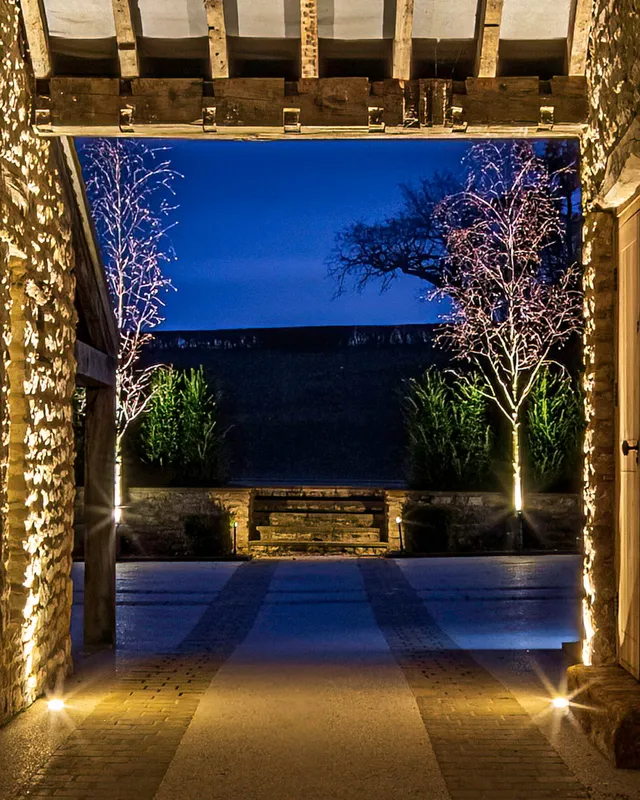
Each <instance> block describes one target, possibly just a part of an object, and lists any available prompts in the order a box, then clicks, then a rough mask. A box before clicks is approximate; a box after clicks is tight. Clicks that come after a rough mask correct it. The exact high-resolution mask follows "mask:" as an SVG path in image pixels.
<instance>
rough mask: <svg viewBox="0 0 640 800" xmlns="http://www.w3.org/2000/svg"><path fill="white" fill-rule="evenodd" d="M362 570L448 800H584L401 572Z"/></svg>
mask: <svg viewBox="0 0 640 800" xmlns="http://www.w3.org/2000/svg"><path fill="white" fill-rule="evenodd" d="M359 566H360V571H361V573H362V576H363V580H364V585H365V588H366V591H367V594H368V597H369V601H370V603H371V606H372V608H373V611H374V614H375V616H376V620H377V623H378V625H379V626H380V628H381V630H382V632H383V633H384V635H385V637H386V639H387V642H388V643H389V647H390V649H391V652H392V653H393V654H394V656H395V658H396V661H397V662H398V664H399V666H400V667H401V668H402V669H403V671H404V674H405V676H406V679H407V682H408V683H409V686H410V687H411V689H412V690H413V692H414V695H415V697H416V702H417V704H418V707H419V709H420V713H421V715H422V718H423V720H424V724H425V727H426V729H427V731H428V733H429V738H430V740H431V742H432V745H433V749H434V752H435V754H436V758H437V760H438V764H439V765H440V769H441V770H442V774H443V775H444V778H445V781H446V784H447V789H448V790H449V793H450V795H451V798H452V800H481V799H482V798H495V800H499V799H500V798H505V800H551V798H563V800H578V798H586V797H588V796H589V795H588V793H587V791H586V789H585V788H584V787H583V786H582V784H581V783H580V782H579V781H578V779H577V778H576V777H575V776H574V775H573V774H572V773H571V771H570V770H569V768H568V767H567V765H566V764H565V763H564V761H563V760H562V758H561V757H560V756H559V755H558V753H557V752H556V750H555V749H554V748H553V747H552V746H551V744H550V743H549V741H548V740H547V739H546V737H545V736H544V735H543V734H542V733H541V731H540V730H539V728H538V727H537V726H536V725H535V724H534V722H533V721H532V719H531V717H530V716H529V715H528V714H527V712H526V711H525V710H524V709H523V708H522V706H521V705H520V704H519V703H518V701H517V700H516V698H515V697H514V696H513V695H512V694H511V692H509V691H508V690H507V689H506V688H505V687H504V686H503V685H502V684H501V683H500V682H499V681H497V680H496V679H495V678H494V677H493V676H492V675H491V674H490V673H489V672H487V671H486V670H485V669H484V668H483V667H481V666H480V665H479V664H478V663H477V662H476V661H475V660H474V659H473V658H472V657H471V655H470V654H469V653H468V652H466V651H463V650H460V649H459V648H458V647H457V646H456V644H455V643H454V642H453V640H452V639H451V638H450V637H448V636H447V635H446V634H445V633H444V631H442V630H441V629H440V628H439V627H438V626H437V625H436V623H435V621H434V620H433V618H432V617H431V615H430V614H429V613H428V611H427V609H426V608H425V606H424V604H423V602H422V600H421V599H420V596H419V595H418V593H417V592H416V591H415V589H414V588H413V587H412V586H411V584H410V583H409V582H408V581H407V580H406V578H405V577H404V575H403V574H402V572H401V570H400V568H399V567H398V566H397V565H396V564H395V563H394V562H390V561H361V562H359Z"/></svg>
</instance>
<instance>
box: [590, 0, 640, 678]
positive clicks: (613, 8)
mask: <svg viewBox="0 0 640 800" xmlns="http://www.w3.org/2000/svg"><path fill="white" fill-rule="evenodd" d="M587 85H588V88H587V94H588V98H589V124H588V126H587V129H586V131H585V133H584V136H583V139H582V162H581V173H582V188H583V204H584V215H585V226H584V248H583V262H584V272H585V277H584V285H585V322H586V326H585V333H584V346H585V393H586V411H587V433H586V439H585V456H586V459H585V495H584V499H585V516H586V525H585V571H584V585H585V603H584V627H585V636H586V638H585V642H584V651H583V660H584V662H585V663H586V664H591V663H593V664H595V665H597V664H608V663H612V662H614V661H615V660H616V625H615V603H614V600H615V595H616V578H615V564H614V549H615V548H614V535H615V481H614V476H615V446H616V445H615V399H614V382H615V328H614V311H615V285H614V283H615V267H616V259H617V257H616V251H615V238H614V236H615V217H614V214H613V212H610V211H601V210H598V209H600V208H602V207H603V206H606V205H617V204H618V203H619V202H621V201H622V200H623V199H625V194H626V195H628V194H629V187H630V186H633V180H634V171H636V170H637V168H638V166H640V130H639V124H640V123H639V120H638V117H637V112H638V108H640V10H639V8H638V4H637V0H595V5H594V27H593V30H592V34H591V38H590V50H589V58H588V63H587ZM636 177H637V178H638V179H640V171H638V172H637V175H636ZM636 185H637V184H636ZM625 187H627V188H626V189H625Z"/></svg>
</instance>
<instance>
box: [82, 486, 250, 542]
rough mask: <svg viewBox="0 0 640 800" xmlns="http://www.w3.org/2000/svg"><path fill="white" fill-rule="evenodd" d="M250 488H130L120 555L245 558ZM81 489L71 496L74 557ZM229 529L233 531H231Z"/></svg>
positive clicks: (120, 533) (120, 528)
mask: <svg viewBox="0 0 640 800" xmlns="http://www.w3.org/2000/svg"><path fill="white" fill-rule="evenodd" d="M251 497H252V491H251V489H234V488H223V489H208V488H132V489H129V491H128V500H127V504H126V506H125V507H124V508H123V512H122V524H121V525H120V526H119V531H118V534H119V542H118V551H119V555H120V556H121V557H127V556H137V557H148V558H154V557H155V558H197V557H213V556H226V555H231V554H232V553H233V551H234V538H235V551H236V552H237V553H238V554H246V553H247V552H248V550H249V517H250V513H251ZM82 516H83V490H82V489H78V490H77V495H76V541H75V545H76V546H75V556H76V558H77V557H81V555H82V539H83V535H84V530H83V528H84V526H83V524H82ZM234 529H235V530H234Z"/></svg>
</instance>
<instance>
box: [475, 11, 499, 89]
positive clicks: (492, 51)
mask: <svg viewBox="0 0 640 800" xmlns="http://www.w3.org/2000/svg"><path fill="white" fill-rule="evenodd" d="M503 4H504V0H479V2H478V15H477V17H476V43H477V49H476V67H475V75H476V77H477V78H495V77H496V75H497V74H498V49H499V47H500V25H501V24H502V6H503Z"/></svg>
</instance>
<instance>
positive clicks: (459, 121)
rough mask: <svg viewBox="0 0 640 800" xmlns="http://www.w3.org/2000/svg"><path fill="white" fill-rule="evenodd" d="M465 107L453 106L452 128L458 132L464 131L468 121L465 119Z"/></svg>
mask: <svg viewBox="0 0 640 800" xmlns="http://www.w3.org/2000/svg"><path fill="white" fill-rule="evenodd" d="M463 116H464V109H463V108H461V107H460V106H451V129H452V130H454V131H456V132H461V133H464V132H465V131H466V130H467V125H468V123H467V122H465V120H464V119H463Z"/></svg>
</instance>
